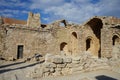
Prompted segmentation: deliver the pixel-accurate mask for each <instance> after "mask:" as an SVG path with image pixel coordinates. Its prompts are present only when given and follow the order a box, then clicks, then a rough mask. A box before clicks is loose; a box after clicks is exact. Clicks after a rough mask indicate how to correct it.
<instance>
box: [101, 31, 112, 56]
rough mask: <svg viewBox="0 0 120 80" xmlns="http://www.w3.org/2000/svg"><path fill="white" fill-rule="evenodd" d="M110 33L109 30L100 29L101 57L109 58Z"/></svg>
mask: <svg viewBox="0 0 120 80" xmlns="http://www.w3.org/2000/svg"><path fill="white" fill-rule="evenodd" d="M111 37H112V33H111V31H110V30H109V29H101V57H106V58H111V57H112V56H111V52H112V39H111Z"/></svg>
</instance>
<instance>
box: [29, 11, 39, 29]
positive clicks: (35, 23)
mask: <svg viewBox="0 0 120 80" xmlns="http://www.w3.org/2000/svg"><path fill="white" fill-rule="evenodd" d="M27 26H29V27H33V28H38V27H40V26H41V21H40V14H39V13H36V14H33V13H32V12H29V14H28V20H27Z"/></svg>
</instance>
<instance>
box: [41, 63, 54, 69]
mask: <svg viewBox="0 0 120 80" xmlns="http://www.w3.org/2000/svg"><path fill="white" fill-rule="evenodd" d="M43 66H44V67H46V68H55V67H56V64H54V63H44V65H43Z"/></svg>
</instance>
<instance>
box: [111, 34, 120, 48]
mask: <svg viewBox="0 0 120 80" xmlns="http://www.w3.org/2000/svg"><path fill="white" fill-rule="evenodd" d="M117 44H120V38H119V37H118V36H117V35H114V36H113V37H112V45H113V46H115V45H117Z"/></svg>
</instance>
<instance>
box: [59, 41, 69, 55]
mask: <svg viewBox="0 0 120 80" xmlns="http://www.w3.org/2000/svg"><path fill="white" fill-rule="evenodd" d="M60 51H61V52H63V53H64V54H67V53H68V44H67V43H66V42H62V43H61V44H60Z"/></svg>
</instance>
